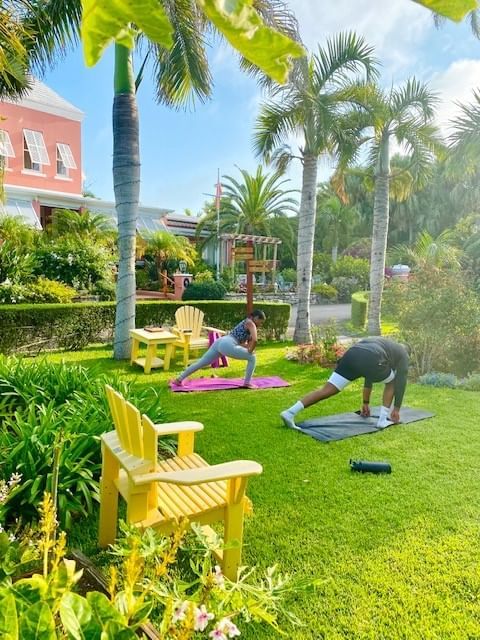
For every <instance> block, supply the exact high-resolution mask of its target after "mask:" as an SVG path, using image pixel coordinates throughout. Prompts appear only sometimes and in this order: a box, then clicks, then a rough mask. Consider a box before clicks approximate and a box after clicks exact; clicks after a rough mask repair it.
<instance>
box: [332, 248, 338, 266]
mask: <svg viewBox="0 0 480 640" xmlns="http://www.w3.org/2000/svg"><path fill="white" fill-rule="evenodd" d="M337 258H338V244H334V245H333V247H332V262H336V261H337Z"/></svg>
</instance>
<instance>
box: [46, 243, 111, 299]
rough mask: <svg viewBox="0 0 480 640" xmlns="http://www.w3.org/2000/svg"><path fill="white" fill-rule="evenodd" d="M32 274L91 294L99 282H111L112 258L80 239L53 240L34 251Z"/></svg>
mask: <svg viewBox="0 0 480 640" xmlns="http://www.w3.org/2000/svg"><path fill="white" fill-rule="evenodd" d="M34 255H35V258H36V267H35V270H34V273H35V274H36V275H37V276H44V277H46V278H49V279H50V280H59V281H60V282H64V283H65V284H68V285H70V286H71V287H74V288H75V289H77V290H82V289H83V290H86V291H90V290H91V289H92V285H95V283H97V282H98V281H99V280H113V274H112V262H113V257H112V255H111V254H110V253H109V251H108V250H107V249H105V247H102V246H98V245H96V244H95V243H93V242H91V241H89V240H86V239H83V240H81V241H80V240H78V239H74V238H56V239H53V240H50V241H49V242H44V243H42V244H41V245H40V246H39V247H37V249H36V250H35V254H34Z"/></svg>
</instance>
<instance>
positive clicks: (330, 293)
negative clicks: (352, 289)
mask: <svg viewBox="0 0 480 640" xmlns="http://www.w3.org/2000/svg"><path fill="white" fill-rule="evenodd" d="M312 291H313V293H316V294H318V295H319V296H321V297H322V298H325V299H326V300H336V299H337V295H338V291H337V290H336V289H335V287H332V285H331V284H326V283H325V282H322V283H321V284H315V285H314V286H313V287H312Z"/></svg>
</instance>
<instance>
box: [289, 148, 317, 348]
mask: <svg viewBox="0 0 480 640" xmlns="http://www.w3.org/2000/svg"><path fill="white" fill-rule="evenodd" d="M317 161H318V158H317V156H316V155H314V154H312V153H304V155H303V174H302V197H301V202H300V212H299V216H298V245H297V295H298V311H297V322H296V325H295V333H294V335H293V340H294V341H295V342H296V343H297V344H306V343H311V342H312V334H311V331H310V291H311V288H312V260H313V242H314V237H315V214H316V193H317Z"/></svg>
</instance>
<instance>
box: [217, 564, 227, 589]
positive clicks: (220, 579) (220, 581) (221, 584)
mask: <svg viewBox="0 0 480 640" xmlns="http://www.w3.org/2000/svg"><path fill="white" fill-rule="evenodd" d="M214 579H215V582H216V583H217V585H218V586H219V587H224V586H225V578H224V577H223V573H222V569H221V568H220V566H219V565H218V564H216V565H215V575H214Z"/></svg>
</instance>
